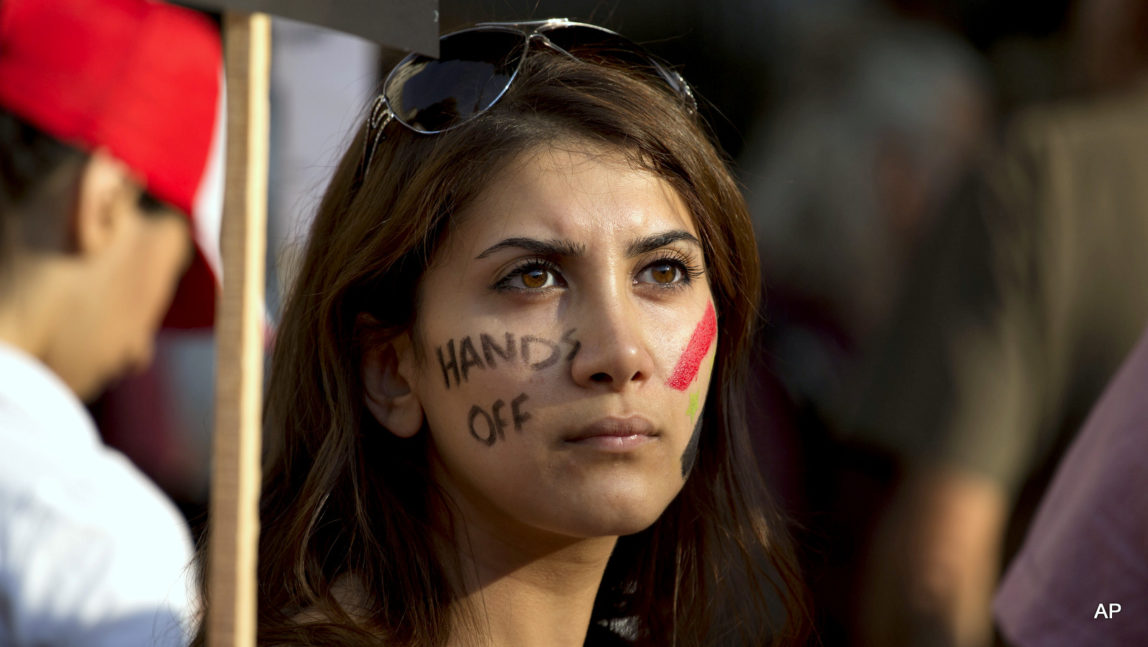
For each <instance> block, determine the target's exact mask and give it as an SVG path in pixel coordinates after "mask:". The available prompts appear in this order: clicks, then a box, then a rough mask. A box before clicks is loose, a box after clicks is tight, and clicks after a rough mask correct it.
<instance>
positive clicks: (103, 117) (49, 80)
mask: <svg viewBox="0 0 1148 647" xmlns="http://www.w3.org/2000/svg"><path fill="white" fill-rule="evenodd" d="M220 55H221V52H220V44H219V36H218V32H217V30H216V28H215V26H214V25H212V24H211V22H210V21H208V20H206V19H204V18H203V17H202V16H199V15H198V14H195V13H194V12H191V11H187V10H184V9H177V8H174V7H170V6H165V5H162V4H159V3H153V2H146V1H144V0H60V1H58V2H42V1H37V0H4V2H3V3H0V445H2V446H3V448H4V451H3V452H2V453H0V643H2V644H4V645H107V646H113V645H114V646H117V647H118V646H122V645H154V644H171V645H180V644H185V643H186V640H187V638H188V636H187V631H188V630H189V629H190V622H191V617H190V614H191V611H192V609H191V606H192V605H191V601H192V599H193V598H192V597H191V596H192V590H191V588H190V587H189V586H188V582H187V572H186V570H187V566H188V563H189V560H190V556H191V543H190V539H189V536H188V530H187V527H186V524H185V523H184V521H183V519H182V518H181V517H180V515H179V513H178V511H177V510H176V509H175V508H174V506H172V504H171V502H170V501H169V500H168V499H167V498H166V497H164V495H163V494H162V493H161V492H160V490H159V489H158V488H157V487H156V486H155V485H154V484H153V483H151V482H150V481H149V480H147V479H146V478H145V477H144V476H143V475H142V474H141V473H140V472H139V471H138V470H137V469H136V468H135V467H134V466H132V464H131V463H130V462H129V461H128V460H127V459H126V458H124V456H122V455H121V454H119V453H118V452H116V451H114V450H111V449H109V448H107V447H106V446H104V445H103V444H102V443H101V441H100V438H99V436H98V435H97V432H96V428H95V425H94V424H93V422H92V419H91V417H90V416H89V415H88V413H87V412H86V411H85V409H84V408H83V405H82V401H85V400H90V399H92V398H94V397H95V396H96V395H98V394H99V393H100V391H101V390H102V389H103V388H104V387H105V386H106V385H107V384H108V383H109V382H111V381H112V380H114V379H116V378H118V377H120V376H122V375H123V374H125V373H128V372H131V371H134V370H139V369H140V368H142V367H144V366H146V365H147V364H148V362H149V360H150V358H151V355H152V352H153V336H154V334H155V331H156V329H157V328H158V327H159V325H160V322H161V321H162V320H163V319H164V313H165V312H167V311H168V306H169V304H171V302H172V296H173V293H174V292H175V289H176V286H177V282H178V280H179V279H180V277H181V276H183V275H184V274H185V271H186V270H188V268H189V266H191V267H192V268H194V269H193V270H192V271H191V272H189V273H188V275H187V278H189V279H193V280H199V281H201V280H202V279H204V277H205V275H204V274H201V272H207V270H206V268H205V266H203V265H201V264H202V263H204V262H205V261H204V259H203V257H202V255H201V254H200V253H198V252H196V251H195V247H193V245H192V241H193V234H195V233H196V232H197V229H196V227H195V224H196V223H195V219H193V218H191V214H192V213H193V211H196V210H197V209H198V200H199V198H200V197H201V195H200V189H201V187H202V183H203V180H204V176H205V169H206V167H207V160H208V159H209V151H210V149H211V145H212V142H213V141H215V140H216V137H215V136H216V134H217V127H218V124H217V122H216V114H217V108H218V99H219V94H220V93H219V84H220V72H221V58H220ZM206 281H207V282H206V283H204V282H202V281H201V282H199V283H198V287H199V288H200V289H201V290H206V291H207V296H206V298H207V300H209V301H210V300H211V299H213V296H214V289H215V286H214V283H213V279H212V278H211V275H210V273H207V274H206ZM193 287H194V286H193ZM189 289H191V288H189ZM184 314H187V313H184ZM169 316H171V317H175V318H177V319H178V318H179V317H181V316H183V314H181V313H178V312H175V311H172V312H171V313H169Z"/></svg>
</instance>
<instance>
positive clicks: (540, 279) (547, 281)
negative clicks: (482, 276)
mask: <svg viewBox="0 0 1148 647" xmlns="http://www.w3.org/2000/svg"><path fill="white" fill-rule="evenodd" d="M493 287H494V289H495V290H498V291H500V292H541V291H549V290H551V289H553V288H560V287H566V280H565V279H563V278H562V272H561V271H560V270H559V268H558V265H557V263H555V262H554V261H551V260H548V259H545V258H529V259H526V260H524V261H522V262H520V263H518V264H517V265H515V266H514V267H513V268H511V269H510V271H509V272H507V273H506V274H505V275H503V277H502V278H500V279H498V281H496V282H495V284H494V286H493Z"/></svg>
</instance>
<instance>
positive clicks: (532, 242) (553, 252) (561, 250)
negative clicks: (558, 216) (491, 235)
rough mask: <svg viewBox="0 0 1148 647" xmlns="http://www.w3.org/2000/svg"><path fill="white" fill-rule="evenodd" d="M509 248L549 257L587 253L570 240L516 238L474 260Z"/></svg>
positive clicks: (500, 244) (498, 243)
mask: <svg viewBox="0 0 1148 647" xmlns="http://www.w3.org/2000/svg"><path fill="white" fill-rule="evenodd" d="M508 248H517V249H524V250H526V251H528V252H531V253H533V254H537V255H538V256H549V257H556V256H566V257H577V256H583V255H584V254H585V253H586V246H585V245H583V244H580V243H574V242H571V241H568V240H538V239H536V238H524V237H516V238H507V239H505V240H502V241H499V242H497V243H495V244H493V245H491V246H490V247H487V248H486V250H484V251H483V252H482V253H481V254H479V255H478V256H475V257H474V259H475V260H480V259H483V258H486V257H487V256H490V255H491V254H493V253H495V252H497V251H499V250H502V249H508Z"/></svg>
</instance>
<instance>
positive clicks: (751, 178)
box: [93, 0, 1148, 647]
mask: <svg viewBox="0 0 1148 647" xmlns="http://www.w3.org/2000/svg"><path fill="white" fill-rule="evenodd" d="M1006 4H1007V6H1005V5H1006ZM440 12H441V13H440V16H441V17H440V22H441V27H442V30H443V31H444V32H445V31H449V30H450V29H452V28H454V27H456V26H459V25H462V24H467V23H473V22H477V21H481V20H508V19H520V18H529V17H549V16H551V15H562V16H565V17H569V18H572V19H585V20H591V21H594V22H596V23H597V24H602V25H604V26H607V27H611V28H614V29H617V30H619V31H623V32H624V33H626V34H627V35H629V36H631V37H633V38H634V39H635V40H638V41H641V42H643V43H644V44H646V45H647V46H648V47H649V48H650V49H651V50H653V51H655V52H656V53H659V54H661V55H663V56H664V57H665V58H666V59H668V60H671V61H675V62H683V63H684V64H683V65H682V67H681V71H682V73H683V74H684V76H685V77H686V78H687V79H689V80H690V82H691V83H692V84H693V85H694V87H695V88H696V90H697V92H698V93H699V94H700V96H701V97H702V98H703V99H704V101H703V106H702V110H703V111H704V113H705V115H706V118H707V119H708V121H709V122H710V124H711V126H712V128H713V130H714V132H715V133H716V134H717V136H718V137H719V139H720V140H721V142H722V144H723V146H724V148H725V150H726V151H727V152H728V154H729V155H730V156H731V158H732V159H733V160H734V167H735V171H736V172H737V173H738V174H739V176H740V180H741V182H742V183H743V186H744V189H745V192H746V195H747V198H748V200H749V205H750V208H751V213H752V216H753V218H754V225H755V229H756V231H757V236H758V248H759V253H760V257H761V258H760V260H761V264H762V267H763V271H764V284H765V299H764V304H765V305H764V311H763V312H762V313H761V320H762V325H761V334H760V339H759V341H758V346H757V351H756V356H755V357H754V370H753V373H752V375H751V376H750V380H751V384H752V387H753V389H752V393H753V396H752V398H751V402H750V408H751V411H752V413H753V420H754V430H755V433H756V437H755V444H756V447H755V449H756V450H757V452H758V458H759V463H760V465H761V467H762V475H763V477H764V478H765V480H766V481H767V483H768V484H769V485H770V486H771V490H772V491H773V492H774V493H775V495H776V496H777V498H778V501H779V503H780V504H781V506H782V508H783V509H784V510H785V511H786V513H787V514H788V516H789V518H790V519H791V520H792V523H793V528H792V531H793V533H794V534H795V536H796V538H797V544H798V546H799V549H800V550H801V557H802V561H803V568H804V571H805V577H806V581H807V582H808V584H809V586H810V588H811V590H812V593H813V598H814V611H815V613H816V615H817V618H816V619H817V637H818V640H820V641H821V643H823V644H826V645H853V644H856V645H879V646H895V645H951V646H954V647H983V646H987V645H992V644H1013V643H1017V644H1087V643H1086V642H1082V641H1087V640H1088V639H1089V634H1088V633H1087V632H1084V633H1073V632H1080V631H1082V630H1081V629H1080V628H1079V627H1081V626H1084V625H1087V624H1088V623H1097V622H1100V621H1102V620H1103V618H1101V619H1097V618H1096V616H1095V613H1094V612H1095V611H1096V609H1097V605H1099V604H1109V603H1113V602H1117V603H1119V602H1122V601H1123V602H1124V612H1125V613H1127V614H1128V615H1132V614H1133V613H1137V612H1136V611H1134V610H1133V607H1134V601H1138V602H1139V603H1141V608H1140V611H1139V613H1140V614H1141V615H1143V614H1144V613H1145V611H1144V610H1143V605H1144V604H1148V596H1146V594H1145V589H1144V584H1143V582H1145V581H1148V572H1145V570H1144V569H1145V568H1146V566H1148V559H1146V557H1145V555H1148V532H1146V531H1145V529H1144V526H1145V520H1144V517H1145V516H1148V500H1146V498H1145V497H1146V496H1148V495H1145V494H1143V492H1148V483H1146V477H1145V468H1144V467H1143V465H1144V461H1143V458H1145V456H1144V455H1145V453H1146V452H1148V437H1145V434H1144V431H1143V430H1144V429H1145V427H1144V426H1143V425H1137V424H1136V422H1135V421H1136V420H1138V419H1137V418H1135V417H1134V416H1133V418H1131V419H1128V418H1127V416H1125V417H1124V418H1121V415H1123V414H1120V413H1119V412H1120V411H1124V410H1127V409H1128V408H1129V407H1135V406H1137V405H1136V402H1137V398H1136V393H1137V388H1136V387H1137V385H1139V388H1140V389H1141V390H1143V388H1145V387H1146V386H1148V383H1146V382H1145V381H1144V380H1145V378H1143V377H1142V374H1143V371H1142V370H1141V371H1139V372H1138V371H1137V370H1136V369H1137V366H1133V365H1130V366H1129V367H1127V369H1126V370H1125V371H1124V372H1120V373H1119V376H1120V377H1119V378H1118V380H1117V382H1116V383H1115V384H1114V385H1113V389H1112V392H1113V393H1116V394H1117V395H1118V396H1120V397H1116V399H1115V400H1112V399H1110V398H1108V397H1106V398H1105V399H1104V406H1105V407H1109V408H1111V409H1114V410H1115V411H1116V412H1117V413H1108V414H1107V416H1108V417H1103V416H1102V417H1100V418H1098V417H1097V415H1093V416H1092V418H1090V417H1089V415H1090V412H1093V411H1094V408H1095V407H1096V406H1097V403H1098V402H1099V401H1101V398H1102V395H1103V394H1104V393H1105V388H1106V387H1107V386H1108V385H1109V384H1110V382H1112V381H1113V380H1114V379H1116V378H1117V375H1118V371H1120V367H1121V365H1122V364H1123V363H1124V361H1125V359H1126V358H1129V357H1130V355H1131V354H1132V351H1133V348H1134V347H1135V346H1136V343H1137V340H1138V339H1139V338H1140V335H1141V332H1142V330H1143V328H1144V325H1145V323H1148V289H1146V286H1148V255H1145V254H1144V253H1143V248H1144V247H1145V244H1146V243H1148V5H1146V4H1145V3H1143V2H1141V1H1140V0H1089V1H1084V0H1081V1H1078V2H1069V1H1067V0H1056V1H1048V2H1037V1H1035V0H1032V1H1025V2H1012V3H986V2H979V1H976V0H887V1H884V2H882V1H878V0H868V1H866V0H821V1H819V2H800V1H797V0H768V1H753V0H725V1H722V2H710V3H692V2H685V1H681V2H664V1H663V2H612V1H609V0H607V1H605V2H603V1H601V0H595V1H593V2H591V1H585V2H582V1H566V2H558V1H553V2H551V1H547V0H532V1H530V2H516V1H514V0H499V1H498V2H495V1H493V0H484V1H481V2H461V1H458V0H443V1H442V2H441V3H440ZM273 42H274V48H275V49H274V62H273V67H272V69H273V84H272V119H273V122H272V148H271V150H272V166H271V171H272V175H271V181H272V188H271V196H270V205H271V218H270V224H269V231H268V236H269V246H268V248H269V250H271V252H270V253H269V255H268V291H267V297H268V314H269V320H270V321H271V322H272V324H273V322H274V320H275V316H276V311H277V308H278V304H279V294H280V293H281V289H282V286H283V285H284V284H285V283H287V282H289V281H290V278H291V272H292V259H293V252H294V250H295V249H296V248H297V246H298V243H299V242H300V240H301V236H302V232H304V231H305V229H306V225H307V222H308V217H309V215H310V214H311V213H312V212H313V211H314V208H315V205H316V203H317V200H318V195H319V193H320V191H321V190H322V187H323V185H324V183H325V181H326V179H327V177H329V174H330V173H331V171H332V165H333V159H334V155H335V153H336V152H337V151H338V150H340V149H341V148H342V144H343V139H342V138H344V137H346V136H348V133H349V131H350V125H351V124H353V123H356V122H357V120H358V119H359V117H360V115H361V114H362V111H363V110H364V109H365V108H366V106H367V105H368V104H369V102H370V99H371V98H372V97H373V94H374V91H375V88H376V86H377V83H378V80H379V79H378V75H379V70H381V69H387V68H388V67H389V65H388V62H393V61H394V60H396V59H397V58H398V57H399V56H401V54H402V53H401V52H396V51H387V50H383V51H380V50H378V49H377V48H376V47H375V46H373V45H369V44H367V43H365V42H363V41H360V40H358V39H355V38H353V37H347V36H343V35H339V34H336V33H333V32H327V31H324V30H321V29H318V28H313V27H307V26H303V25H300V24H297V23H291V22H289V21H281V20H278V19H277V20H276V23H275V32H274V37H273ZM317 88H319V89H318V90H317ZM212 348H213V347H212V341H211V331H210V330H209V329H199V330H169V331H166V332H165V333H164V334H163V335H162V336H161V341H160V345H159V347H158V351H157V360H156V363H155V364H154V365H153V367H152V368H151V369H150V370H149V371H148V372H146V373H144V374H142V375H140V376H137V377H135V378H132V379H131V380H129V381H127V382H125V383H122V384H120V385H119V386H118V387H117V388H116V389H113V390H112V391H111V392H109V393H108V394H107V395H106V396H105V397H104V398H103V399H101V400H100V401H99V402H98V403H97V404H95V405H94V408H93V410H94V411H96V412H97V414H98V416H97V417H98V419H99V420H100V422H101V429H102V430H103V433H104V435H105V438H106V439H107V440H108V441H109V442H110V443H112V444H113V445H116V446H118V447H121V448H122V449H123V450H124V451H125V453H127V454H128V455H129V456H130V457H132V458H133V459H134V460H135V461H136V462H137V463H138V464H139V465H140V466H141V467H142V468H143V469H144V470H145V471H146V472H148V473H149V474H150V475H151V476H152V477H153V478H154V479H155V480H156V481H157V482H158V483H159V484H160V485H161V486H162V487H164V489H165V490H166V491H167V493H168V494H169V495H170V496H172V497H173V498H174V499H175V500H176V501H177V503H178V504H179V505H180V506H181V507H182V509H183V511H184V512H185V514H186V515H187V517H188V519H189V520H190V521H191V523H192V525H193V528H194V527H197V526H198V524H200V523H201V521H202V519H203V510H204V508H205V505H206V500H207V483H208V480H209V478H208V471H209V460H208V457H209V456H210V433H211V423H212V417H211V413H210V412H211V398H212V393H211V387H210V381H205V380H204V379H203V377H202V376H204V375H210V374H211V371H212V367H211V363H212V352H213V350H212ZM1142 354H1143V353H1140V354H1139V355H1136V356H1134V357H1133V361H1136V362H1141V363H1142V362H1143V361H1144V360H1141V359H1139V357H1140V355H1142ZM141 402H147V403H149V409H148V411H149V412H148V413H147V414H146V415H141V414H140V411H141V409H140V408H139V407H141V406H142V405H141V404H140V403H141ZM1128 415H1132V414H1128ZM1129 420H1130V421H1129ZM1082 427H1083V428H1084V432H1082V431H1081V429H1082ZM1094 428H1095V429H1094ZM157 429H159V430H162V433H157ZM1116 430H1118V431H1119V433H1121V434H1127V435H1129V436H1127V437H1121V438H1123V439H1121V438H1114V437H1113V436H1112V435H1111V434H1113V433H1115V431H1116ZM1074 442H1076V443H1078V444H1076V445H1074ZM1085 442H1088V443H1091V444H1090V445H1088V446H1083V444H1084V443H1085ZM1105 448H1107V449H1105ZM1113 448H1122V449H1121V450H1120V451H1115V452H1114V451H1113ZM1134 456H1139V457H1140V458H1141V460H1140V461H1136V460H1133V458H1132V457H1134ZM1082 461H1083V463H1082ZM1058 469H1059V470H1062V473H1061V474H1060V475H1058ZM1064 470H1066V471H1068V473H1069V474H1070V476H1063V473H1064V472H1063V471H1064ZM1104 479H1108V481H1104ZM1053 483H1056V485H1052V484H1053ZM1137 484H1139V487H1137ZM1121 497H1123V498H1121ZM1105 506H1109V507H1105ZM1113 506H1114V507H1113ZM1058 515H1059V516H1058ZM1125 517H1130V518H1132V519H1133V520H1134V521H1132V522H1128V523H1125V522H1118V521H1114V519H1120V518H1125ZM1137 519H1138V520H1139V521H1138V522H1137V521H1135V520H1137ZM1091 523H1101V524H1102V525H1101V526H1100V527H1099V528H1090V527H1089V524H1091ZM1078 534H1079V535H1080V536H1079V537H1077V536H1076V535H1078ZM1052 537H1056V538H1059V539H1060V540H1063V541H1064V542H1068V544H1069V547H1068V548H1065V547H1064V546H1063V545H1049V544H1048V542H1047V541H1046V539H1048V538H1052ZM1026 538H1027V539H1026ZM1073 542H1075V543H1073ZM1085 545H1087V546H1089V547H1090V548H1089V550H1091V551H1095V552H1090V553H1087V554H1085V553H1084V552H1082V551H1083V549H1081V548H1080V547H1081V546H1085ZM1129 553H1130V554H1129ZM1098 555H1116V556H1119V557H1118V558H1116V559H1118V561H1119V560H1124V561H1123V562H1122V563H1123V564H1125V566H1124V567H1123V568H1115V569H1109V570H1105V569H1103V568H1097V569H1090V568H1089V566H1088V565H1089V563H1103V559H1104V558H1103V557H1098ZM1137 555H1138V557H1137ZM1092 560H1097V561H1096V562H1092ZM1137 568H1138V569H1140V570H1139V571H1137V570H1135V569H1137ZM1101 571H1102V572H1101ZM1090 577H1093V578H1106V579H1101V580H1097V581H1096V582H1095V586H1092V587H1091V588H1089V587H1088V586H1085V585H1084V583H1085V582H1088V581H1089V579H1088V578H1090ZM1122 578H1123V579H1122ZM1002 582H1003V584H1004V587H1003V588H1002ZM1073 582H1075V583H1076V584H1077V588H1080V589H1083V590H1085V591H1087V592H1088V593H1089V595H1091V594H1092V592H1095V591H1098V590H1103V591H1105V592H1108V593H1111V594H1110V595H1106V596H1105V597H1101V598H1096V599H1095V600H1094V599H1093V597H1095V596H1093V597H1087V598H1086V599H1084V598H1081V599H1075V598H1072V597H1071V596H1072V595H1074V594H1076V593H1079V591H1078V592H1076V593H1074V592H1071V591H1070V592H1068V593H1065V596H1068V597H1063V598H1057V597H1056V595H1058V594H1055V593H1054V589H1056V588H1057V587H1063V588H1066V589H1072V588H1073V586H1072V583H1073ZM1136 582H1139V584H1137V583H1136ZM1037 589H1040V593H1039V595H1037V594H1036V593H1034V591H1035V590H1037ZM1120 595H1124V596H1126V597H1125V598H1120V597H1119V596H1120ZM1136 596H1139V598H1138V600H1137V599H1136ZM994 597H996V607H995V610H994V608H993V604H994ZM1034 598H1036V601H1034ZM1109 598H1112V599H1109ZM1070 603H1071V604H1070ZM1064 605H1070V606H1069V607H1066V606H1064ZM1073 605H1074V606H1073ZM1072 614H1075V617H1076V620H1068V619H1066V616H1067V615H1072ZM1110 622H1113V623H1116V622H1117V621H1115V620H1112V621H1110ZM1094 626H1095V625H1094ZM1131 631H1136V629H1135V628H1134V629H1132V630H1131ZM1139 631H1144V629H1143V627H1142V626H1141V628H1140V629H1139ZM1113 635H1118V636H1123V637H1124V638H1127V639H1129V640H1132V641H1133V642H1128V643H1124V644H1134V642H1135V640H1136V639H1142V638H1144V634H1143V633H1138V634H1137V633H1129V634H1113ZM1092 644H1105V643H1102V642H1095V643H1092ZM1108 644H1115V643H1108Z"/></svg>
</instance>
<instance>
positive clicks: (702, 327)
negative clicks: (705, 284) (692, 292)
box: [667, 303, 717, 391]
mask: <svg viewBox="0 0 1148 647" xmlns="http://www.w3.org/2000/svg"><path fill="white" fill-rule="evenodd" d="M716 336H717V315H715V314H714V304H713V303H707V304H706V314H705V315H704V316H703V317H702V320H701V321H700V322H699V323H698V327H697V328H694V334H693V335H691V336H690V343H689V344H687V345H686V349H685V350H684V351H682V357H681V359H679V360H678V365H677V366H675V367H674V372H673V373H672V374H670V379H669V381H668V382H667V384H669V385H670V386H671V387H673V388H675V389H677V390H679V391H685V390H686V388H687V387H689V385H690V383H691V382H693V381H694V380H695V379H697V377H698V369H699V368H701V365H702V359H704V358H705V356H706V353H708V352H710V346H712V345H713V343H714V337H716Z"/></svg>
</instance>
